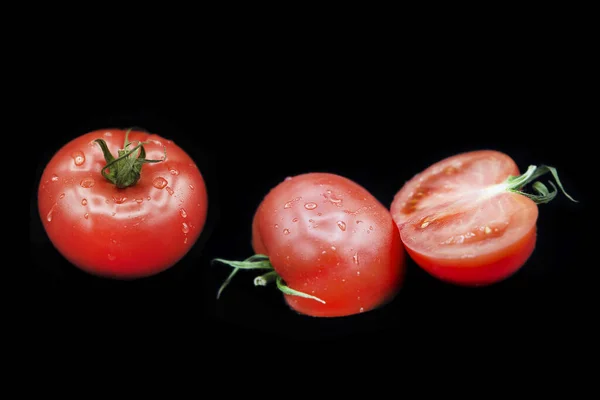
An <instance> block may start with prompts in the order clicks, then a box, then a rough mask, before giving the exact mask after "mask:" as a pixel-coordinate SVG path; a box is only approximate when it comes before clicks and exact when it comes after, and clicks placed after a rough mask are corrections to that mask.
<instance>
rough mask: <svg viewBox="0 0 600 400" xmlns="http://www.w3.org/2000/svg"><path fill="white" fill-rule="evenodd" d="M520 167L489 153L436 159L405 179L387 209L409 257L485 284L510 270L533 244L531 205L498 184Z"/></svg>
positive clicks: (451, 277) (448, 276) (446, 275)
mask: <svg viewBox="0 0 600 400" xmlns="http://www.w3.org/2000/svg"><path fill="white" fill-rule="evenodd" d="M518 174H519V171H518V168H517V166H516V164H515V163H514V161H513V160H512V159H511V158H510V157H508V156H507V155H505V154H503V153H500V152H495V151H476V152H470V153H463V154H459V155H456V156H454V157H450V158H448V159H445V160H442V161H440V162H438V163H436V164H434V165H432V166H430V167H429V168H427V169H426V170H424V171H423V172H421V173H420V174H418V175H416V176H415V177H414V178H413V179H411V180H410V181H409V182H407V183H406V185H405V186H404V187H403V188H402V189H401V190H400V191H399V192H398V194H397V195H396V196H395V198H394V201H393V203H392V206H391V212H392V216H393V218H394V220H395V221H396V223H397V224H398V226H399V229H400V236H401V239H402V242H403V244H404V246H405V247H406V250H407V252H408V254H409V255H410V256H411V258H412V259H413V260H414V261H415V262H416V263H417V264H418V265H419V266H420V267H421V268H423V269H424V270H425V271H427V272H428V273H429V274H431V275H432V276H435V277H436V278H438V279H441V280H444V281H448V282H451V283H455V284H464V285H487V284H491V283H494V282H498V281H500V280H503V279H505V278H507V277H509V276H510V275H512V274H514V273H515V272H516V271H517V270H518V269H519V268H520V267H521V266H522V265H523V264H524V263H525V261H526V260H527V259H528V258H529V256H530V255H531V253H532V252H533V249H534V247H535V242H536V221H537V217H538V208H537V205H536V204H535V203H534V202H533V201H532V200H530V199H529V198H527V197H525V196H523V195H520V194H517V193H513V192H508V191H506V190H504V188H503V187H502V186H501V184H502V183H503V182H505V181H506V179H507V178H508V177H509V176H511V175H513V176H514V175H518Z"/></svg>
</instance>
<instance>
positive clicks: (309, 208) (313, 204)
mask: <svg viewBox="0 0 600 400" xmlns="http://www.w3.org/2000/svg"><path fill="white" fill-rule="evenodd" d="M304 208H306V209H307V210H314V209H315V208H317V203H313V202H312V201H311V202H309V203H306V204H305V205H304Z"/></svg>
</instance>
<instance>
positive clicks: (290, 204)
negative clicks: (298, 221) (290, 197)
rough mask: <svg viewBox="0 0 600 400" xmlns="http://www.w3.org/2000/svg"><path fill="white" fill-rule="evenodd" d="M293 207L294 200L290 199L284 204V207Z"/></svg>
mask: <svg viewBox="0 0 600 400" xmlns="http://www.w3.org/2000/svg"><path fill="white" fill-rule="evenodd" d="M291 207H292V202H291V201H288V202H287V203H285V204H284V205H283V208H291Z"/></svg>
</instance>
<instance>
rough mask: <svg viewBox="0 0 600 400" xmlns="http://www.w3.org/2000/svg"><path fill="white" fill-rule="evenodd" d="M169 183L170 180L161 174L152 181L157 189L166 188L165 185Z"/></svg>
mask: <svg viewBox="0 0 600 400" xmlns="http://www.w3.org/2000/svg"><path fill="white" fill-rule="evenodd" d="M167 183H168V182H167V180H166V179H165V178H163V177H162V176H159V177H157V178H154V180H153V181H152V186H154V187H155V188H157V189H164V188H165V186H167Z"/></svg>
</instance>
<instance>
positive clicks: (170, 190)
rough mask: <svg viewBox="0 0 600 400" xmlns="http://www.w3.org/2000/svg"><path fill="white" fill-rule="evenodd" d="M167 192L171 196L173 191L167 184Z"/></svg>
mask: <svg viewBox="0 0 600 400" xmlns="http://www.w3.org/2000/svg"><path fill="white" fill-rule="evenodd" d="M167 192H169V194H170V195H171V196H173V193H175V192H174V191H173V189H171V187H169V186H167Z"/></svg>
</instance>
